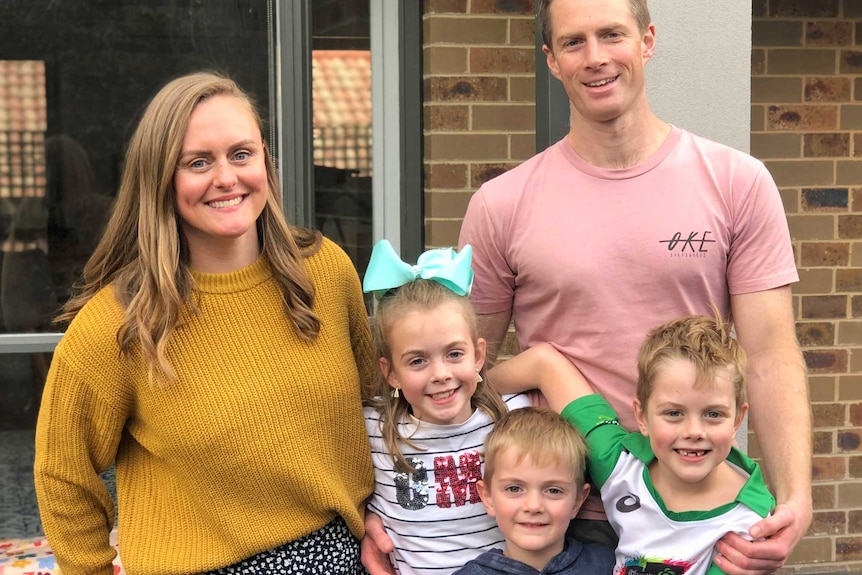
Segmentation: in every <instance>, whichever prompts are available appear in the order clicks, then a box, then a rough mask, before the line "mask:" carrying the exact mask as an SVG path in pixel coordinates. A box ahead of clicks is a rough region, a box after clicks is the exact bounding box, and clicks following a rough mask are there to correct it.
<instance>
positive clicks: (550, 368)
mask: <svg viewBox="0 0 862 575" xmlns="http://www.w3.org/2000/svg"><path fill="white" fill-rule="evenodd" d="M488 380H489V381H490V382H491V385H492V386H493V387H494V389H496V390H497V391H499V392H500V393H519V392H523V391H527V390H530V389H536V388H538V389H539V390H540V391H541V392H542V395H544V396H545V399H546V400H547V402H548V407H550V408H551V409H553V410H554V411H556V412H557V413H560V412H561V411H563V409H565V407H566V406H567V405H569V404H570V403H571V402H573V401H574V400H576V399H578V398H579V397H583V396H585V395H589V394H591V393H593V389H592V388H591V387H590V384H589V383H587V380H586V379H584V376H583V375H582V374H581V372H580V371H578V369H577V368H576V367H575V366H574V365H572V362H571V361H569V359H568V358H567V357H566V356H564V355H563V354H561V353H560V352H559V351H557V350H556V349H555V348H554V346H552V345H551V344H549V343H542V344H539V345H537V346H534V347H531V348H530V349H528V350H526V351H522V352H521V353H519V354H518V355H516V356H515V357H513V358H512V359H507V360H506V361H504V362H501V363H499V364H497V365H495V366H494V367H493V368H492V369H491V370H490V371H489V372H488Z"/></svg>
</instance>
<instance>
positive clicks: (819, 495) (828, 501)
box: [811, 485, 835, 509]
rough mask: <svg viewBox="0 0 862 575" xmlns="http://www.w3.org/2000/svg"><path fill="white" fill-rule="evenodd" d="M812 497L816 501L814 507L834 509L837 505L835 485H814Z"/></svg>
mask: <svg viewBox="0 0 862 575" xmlns="http://www.w3.org/2000/svg"><path fill="white" fill-rule="evenodd" d="M811 499H812V500H813V502H814V509H832V508H833V507H835V486H834V485H813V486H812V487H811Z"/></svg>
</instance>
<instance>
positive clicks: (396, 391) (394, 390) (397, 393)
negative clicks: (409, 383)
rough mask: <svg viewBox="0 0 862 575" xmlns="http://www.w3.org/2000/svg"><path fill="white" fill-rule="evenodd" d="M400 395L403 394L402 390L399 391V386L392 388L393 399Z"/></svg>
mask: <svg viewBox="0 0 862 575" xmlns="http://www.w3.org/2000/svg"><path fill="white" fill-rule="evenodd" d="M400 395H401V392H399V391H398V388H397V387H393V388H392V399H398V397H399V396H400Z"/></svg>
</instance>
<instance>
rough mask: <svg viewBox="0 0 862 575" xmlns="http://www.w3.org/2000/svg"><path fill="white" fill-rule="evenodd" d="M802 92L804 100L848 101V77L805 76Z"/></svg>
mask: <svg viewBox="0 0 862 575" xmlns="http://www.w3.org/2000/svg"><path fill="white" fill-rule="evenodd" d="M803 93H804V95H805V101H806V102H848V101H850V78H835V77H827V78H806V79H805V86H804V88H803Z"/></svg>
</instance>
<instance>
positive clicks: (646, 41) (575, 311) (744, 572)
mask: <svg viewBox="0 0 862 575" xmlns="http://www.w3.org/2000/svg"><path fill="white" fill-rule="evenodd" d="M539 23H540V26H541V28H542V34H543V41H544V44H545V45H544V46H543V50H544V52H545V54H546V56H547V64H548V67H549V69H550V71H551V73H552V74H553V75H554V76H555V77H556V78H557V79H559V80H560V81H561V82H562V83H563V86H564V88H565V90H566V93H567V95H568V97H569V101H570V108H571V118H570V122H571V125H570V130H569V133H568V135H567V136H566V137H565V138H564V139H563V140H561V141H560V142H558V143H557V144H556V145H554V146H552V147H550V148H548V149H547V150H545V151H544V152H542V153H540V154H538V155H537V156H535V157H534V158H532V159H530V160H528V161H527V162H525V163H524V164H522V165H521V166H519V167H517V168H515V169H513V170H511V171H509V172H507V173H506V174H503V175H502V176H500V177H498V178H496V179H494V180H492V181H490V182H488V183H486V184H485V185H483V186H482V188H481V189H480V190H479V191H478V192H477V193H476V194H475V195H474V197H473V198H472V200H471V203H470V206H469V208H468V210H467V214H466V216H465V219H464V224H463V227H462V231H461V238H460V244H461V245H462V246H463V245H464V244H471V245H472V246H473V265H474V268H475V273H476V277H475V281H474V284H473V292H472V295H471V299H472V301H473V303H474V305H475V307H476V310H477V312H478V313H479V320H480V330H481V331H482V333H481V334H480V335H482V336H483V337H485V338H486V339H487V340H488V344H489V350H488V352H489V357H490V358H492V359H493V357H494V356H495V355H496V352H497V349H498V347H499V343H500V342H501V341H502V339H503V337H504V335H505V333H506V330H507V329H508V327H509V324H510V322H511V321H512V320H514V323H515V330H516V333H517V336H518V341H519V344H520V346H521V349H526V348H528V347H530V346H532V345H535V344H537V343H541V342H544V341H550V342H553V343H554V344H555V345H556V346H558V347H559V349H560V351H562V352H563V353H565V354H566V355H567V356H568V357H569V358H570V359H571V360H572V362H573V363H574V364H575V365H576V366H577V367H578V368H579V369H580V370H581V371H582V372H583V374H584V375H585V376H586V378H587V379H588V380H589V381H590V383H591V384H592V385H593V387H594V388H595V389H596V390H597V391H598V392H599V393H601V394H602V395H603V396H604V397H605V398H606V399H607V400H608V401H609V402H610V403H611V405H612V406H613V407H614V409H615V410H616V411H617V413H618V414H620V419H621V422H622V423H623V425H624V426H626V427H627V428H628V429H630V430H635V429H636V427H635V426H634V421H633V416H632V400H633V399H634V392H635V383H636V379H637V377H636V363H635V356H636V353H637V349H638V347H639V346H640V344H641V342H642V340H643V338H644V337H645V335H646V333H647V331H648V330H649V329H651V328H653V327H655V326H656V325H658V324H660V323H663V322H665V321H667V320H669V319H672V318H675V317H678V316H680V315H685V314H692V313H706V314H711V311H710V305H711V304H714V305H716V306H717V307H718V309H719V310H720V311H721V312H722V313H723V314H725V315H728V314H731V315H732V317H733V321H734V324H735V329H736V333H737V335H738V337H739V340H740V342H741V343H742V345H743V347H744V348H745V350H746V352H747V355H748V358H749V369H748V371H747V374H746V376H747V380H748V394H749V401H750V409H751V411H750V413H751V424H752V427H753V428H754V430H755V432H756V433H757V435H758V437H759V438H760V442H759V443H760V445H761V449H762V451H763V458H764V467H765V469H766V472H767V475H768V477H769V478H770V480H771V487H772V488H773V490H774V492H775V496H776V500H777V502H778V507H777V508H776V510H775V513H774V514H773V515H772V516H771V517H769V518H767V519H764V520H763V521H761V522H759V523H757V524H756V525H755V526H754V527H753V528H752V530H751V535H752V537H753V538H755V539H759V541H754V542H751V541H747V540H745V539H743V538H741V537H739V536H738V535H735V534H728V535H726V536H725V537H724V538H723V539H722V540H721V541H719V543H718V544H717V545H716V550H717V551H718V553H719V555H718V556H717V557H716V559H715V562H716V564H717V566H718V567H719V568H721V569H722V570H723V571H724V572H726V573H728V574H730V575H755V574H766V573H772V572H774V571H775V570H776V569H778V568H780V567H781V566H782V565H783V564H784V562H785V561H786V559H787V557H788V556H789V554H790V552H791V551H792V550H793V548H794V547H795V545H796V544H797V543H798V542H799V540H800V539H801V537H802V536H803V534H804V533H805V531H806V529H807V528H808V525H809V523H810V522H811V515H812V503H811V463H810V462H811V417H810V410H809V404H808V395H807V380H806V367H805V363H804V360H803V359H802V354H801V353H800V350H799V345H798V343H797V341H796V334H795V328H794V319H793V311H792V306H791V292H790V284H791V283H793V282H795V281H797V280H798V276H797V273H796V267H795V263H794V257H793V252H792V248H791V245H790V237H789V233H788V229H787V222H786V217H785V215H784V211H783V208H782V205H781V201H780V198H779V196H778V191H777V189H776V186H775V183H774V181H773V179H772V177H771V176H770V175H769V173H768V172H767V171H766V169H765V168H764V166H763V164H762V163H761V162H759V161H757V160H756V159H754V158H752V157H750V156H748V155H747V154H743V153H741V152H738V151H735V150H732V149H730V148H728V147H726V146H722V145H719V144H716V143H714V142H710V141H708V140H705V139H703V138H699V137H697V136H694V135H692V134H690V133H687V132H685V131H683V130H680V129H678V128H675V127H673V126H671V125H669V124H667V123H666V122H664V121H662V120H661V119H659V118H658V117H656V116H655V115H654V114H653V113H652V111H651V110H650V107H649V103H648V100H647V96H646V92H645V84H644V67H645V65H646V63H647V61H649V59H650V58H651V57H652V55H653V51H654V48H655V27H654V25H653V24H652V22H651V20H650V16H649V11H648V10H647V6H646V0H553V1H551V0H544V2H543V3H542V5H541V6H540V9H539ZM592 511H593V513H592V515H589V516H588V517H593V518H595V517H597V515H596V512H597V511H598V510H597V509H595V508H593V509H592ZM367 524H368V528H369V534H370V535H371V537H366V538H365V541H364V542H363V546H364V549H363V562H364V563H365V565H366V567H368V569H369V571H370V572H371V574H372V575H378V574H381V573H385V572H387V571H386V570H385V568H384V567H383V561H381V560H380V558H381V555H379V554H377V553H375V552H374V549H373V547H374V546H375V545H376V546H379V547H382V548H383V549H384V550H385V549H387V548H389V546H390V545H391V543H389V544H387V542H386V540H385V537H380V536H379V534H380V532H381V531H382V528H380V527H379V525H375V523H374V521H373V520H372V521H367ZM584 525H587V527H584ZM602 525H606V523H605V522H603V521H602V522H598V521H595V519H593V520H590V519H584V520H582V521H581V525H580V526H579V527H580V529H579V530H578V533H579V535H583V534H584V533H586V534H589V533H590V532H599V531H602V529H601V526H602ZM597 526H599V528H597ZM372 540H373V542H374V544H371V541H372Z"/></svg>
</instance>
